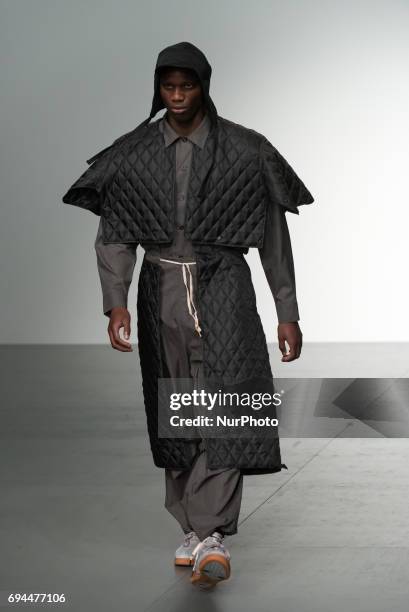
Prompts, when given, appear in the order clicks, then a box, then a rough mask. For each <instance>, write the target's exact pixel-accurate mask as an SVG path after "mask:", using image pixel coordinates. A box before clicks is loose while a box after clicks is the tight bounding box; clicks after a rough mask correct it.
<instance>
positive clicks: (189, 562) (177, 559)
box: [175, 557, 195, 567]
mask: <svg viewBox="0 0 409 612" xmlns="http://www.w3.org/2000/svg"><path fill="white" fill-rule="evenodd" d="M194 562H195V560H194V559H193V557H192V558H190V559H187V558H186V557H175V565H185V566H186V565H188V566H189V567H191V566H192V565H193V564H194Z"/></svg>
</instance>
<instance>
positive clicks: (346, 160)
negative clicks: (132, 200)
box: [0, 0, 409, 343]
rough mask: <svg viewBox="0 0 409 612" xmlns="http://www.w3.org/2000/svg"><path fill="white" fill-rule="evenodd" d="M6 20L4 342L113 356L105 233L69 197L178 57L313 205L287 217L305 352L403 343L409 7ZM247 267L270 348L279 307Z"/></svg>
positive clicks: (16, 10) (142, 112) (161, 11)
mask: <svg viewBox="0 0 409 612" xmlns="http://www.w3.org/2000/svg"><path fill="white" fill-rule="evenodd" d="M0 6H1V15H0V17H1V18H0V23H1V26H0V27H1V29H0V51H1V57H2V60H3V61H2V67H1V77H2V79H1V83H2V87H1V97H2V99H1V128H2V132H1V197H2V206H1V242H0V244H1V261H2V271H3V274H2V279H1V296H2V317H1V340H0V341H1V342H6V343H26V342H27V343H61V342H68V343H77V342H106V341H107V336H106V326H107V322H108V320H107V318H106V317H104V315H103V314H102V297H101V291H100V286H99V278H98V275H97V268H96V260H95V253H94V247H93V243H94V239H95V234H96V230H97V223H98V218H97V217H96V216H95V215H92V214H91V213H88V212H86V211H83V210H80V209H76V208H74V207H71V206H67V205H64V204H62V202H61V196H62V195H63V193H64V192H65V191H66V189H67V188H68V186H69V185H70V184H71V183H72V182H73V181H74V180H75V179H76V178H77V177H78V176H79V174H80V173H82V172H83V171H84V170H85V168H86V163H85V160H86V159H87V158H88V157H90V156H91V155H92V154H94V153H95V152H96V151H98V150H100V149H101V148H103V147H104V146H106V145H108V144H110V143H111V142H112V141H113V140H114V139H115V138H117V137H118V136H119V135H120V134H122V133H124V132H127V131H129V130H130V129H132V128H133V127H134V126H135V125H137V123H139V122H140V121H142V119H144V118H145V117H147V115H148V112H149V109H150V104H151V99H152V94H153V68H154V63H155V60H156V57H157V54H158V52H159V51H160V50H161V49H162V48H163V47H164V46H166V45H169V44H173V43H175V42H179V41H181V40H189V41H191V42H193V43H194V44H196V45H198V46H199V47H200V48H202V49H203V51H204V52H205V53H206V55H207V57H208V59H209V61H210V63H211V65H212V66H213V79H212V84H211V93H212V97H213V99H214V101H215V103H216V106H217V108H218V111H219V113H220V114H221V115H222V116H224V117H227V118H229V119H231V120H233V121H236V122H238V123H241V124H243V125H245V126H247V127H251V128H253V129H256V130H257V131H260V132H262V133H263V134H265V135H266V136H267V137H268V138H269V139H270V140H271V141H272V143H273V144H274V145H275V146H276V147H277V148H278V149H279V150H280V151H281V152H282V154H283V155H284V156H285V157H286V158H287V159H288V161H289V162H290V163H291V164H292V165H293V167H294V168H295V170H296V171H297V172H298V173H299V175H300V176H301V178H302V179H303V180H304V182H305V183H306V185H307V186H308V188H309V189H310V190H311V192H312V193H313V195H314V196H315V198H316V203H315V204H313V205H312V206H310V207H307V206H305V207H302V208H301V209H300V212H301V214H300V216H299V217H295V216H291V215H287V218H288V221H289V225H290V230H291V234H292V241H293V248H294V257H295V263H296V274H297V289H298V299H299V306H300V312H301V326H302V329H303V332H304V337H305V339H306V340H308V341H356V342H357V341H399V340H409V322H408V319H407V317H406V316H405V315H406V312H407V310H408V286H407V281H406V275H407V270H406V263H407V260H408V248H407V243H408V238H407V228H408V221H409V212H408V208H409V203H408V192H407V172H408V136H409V129H408V112H409V111H408V109H409V105H408V102H409V100H408V98H409V96H408V92H409V85H408V74H409V66H408V63H409V38H408V36H407V33H408V26H409V4H408V2H403V1H402V2H400V1H397V0H394V1H390V0H389V1H381V2H379V1H378V2H376V1H358V2H357V1H356V0H354V1H346V2H345V1H344V2H342V3H340V2H335V1H334V2H327V1H321V2H320V1H298V2H276V1H271V0H258V1H257V2H251V1H237V0H234V1H233V0H224V1H220V0H218V1H216V0H210V1H209V0H208V1H206V2H203V1H199V0H193V1H192V0H176V1H175V0H173V1H172V2H167V1H164V0H157V1H154V2H152V1H149V2H147V1H146V2H135V1H126V0H120V1H118V0H117V1H115V2H114V1H113V0H110V1H108V0H103V1H101V0H99V1H97V0H93V1H90V0H88V1H84V0H75V1H70V2H66V1H62V0H59V1H56V0H50V1H46V0H36V1H21V0H18V1H16V0H13V1H11V0H10V1H4V0H3V1H2V2H1V5H0ZM158 116H159V115H158ZM138 256H139V263H140V260H141V256H142V251H141V250H140V249H139V250H138ZM248 259H249V261H250V265H251V268H252V273H253V278H254V284H255V286H256V291H257V296H258V307H259V310H260V313H261V316H262V319H263V324H264V326H265V330H266V334H267V337H268V340H269V341H272V340H275V335H276V331H275V330H276V315H275V309H274V302H273V299H272V297H271V295H270V293H269V291H268V286H267V283H266V281H265V279H264V276H263V272H262V268H261V263H260V261H259V258H258V253H257V251H254V252H251V254H250V255H249V256H248ZM138 273H139V265H138V267H137V268H136V270H135V282H134V284H133V286H132V288H131V292H130V309H131V312H132V314H134V315H135V314H136V313H135V302H136V279H137V275H138ZM131 340H133V341H135V340H136V319H135V318H133V334H132V336H131Z"/></svg>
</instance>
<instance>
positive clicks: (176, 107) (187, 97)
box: [160, 68, 203, 123]
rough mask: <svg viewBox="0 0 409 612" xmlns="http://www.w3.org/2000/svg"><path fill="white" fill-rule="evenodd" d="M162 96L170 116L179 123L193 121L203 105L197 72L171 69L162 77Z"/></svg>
mask: <svg viewBox="0 0 409 612" xmlns="http://www.w3.org/2000/svg"><path fill="white" fill-rule="evenodd" d="M160 95H161V97H162V100H163V103H164V105H165V107H166V109H167V111H168V114H169V115H170V116H171V117H173V119H174V120H175V121H177V122H178V123H185V122H188V121H191V120H192V118H193V117H194V116H195V115H196V113H197V112H198V111H199V109H200V108H201V107H202V104H203V96H202V88H201V86H200V82H199V80H198V78H197V76H196V74H195V72H193V71H190V70H182V69H176V68H175V69H173V68H169V69H167V70H166V71H164V72H163V73H162V74H161V76H160Z"/></svg>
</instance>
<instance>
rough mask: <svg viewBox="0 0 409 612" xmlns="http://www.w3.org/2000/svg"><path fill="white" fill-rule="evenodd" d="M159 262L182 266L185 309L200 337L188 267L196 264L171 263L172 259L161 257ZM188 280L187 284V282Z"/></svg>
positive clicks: (190, 274)
mask: <svg viewBox="0 0 409 612" xmlns="http://www.w3.org/2000/svg"><path fill="white" fill-rule="evenodd" d="M159 259H160V261H167V262H169V263H174V264H178V265H179V266H183V267H182V272H183V282H184V283H185V287H186V301H187V308H188V310H189V314H190V316H191V317H192V318H193V320H194V322H195V330H196V331H197V333H198V334H199V336H200V337H201V336H202V329H201V327H200V325H199V318H198V316H197V310H196V306H195V303H194V301H193V280H192V272H191V270H190V267H189V266H190V265H195V264H196V262H195V261H187V262H183V261H173V260H172V259H163V258H162V257H160V258H159ZM186 270H187V271H188V272H189V278H187V275H186ZM188 280H189V282H188Z"/></svg>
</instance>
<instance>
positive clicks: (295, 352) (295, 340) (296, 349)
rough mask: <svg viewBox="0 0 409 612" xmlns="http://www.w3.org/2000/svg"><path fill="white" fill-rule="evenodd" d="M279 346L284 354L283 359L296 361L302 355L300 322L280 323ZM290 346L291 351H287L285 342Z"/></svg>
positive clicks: (278, 330) (278, 329)
mask: <svg viewBox="0 0 409 612" xmlns="http://www.w3.org/2000/svg"><path fill="white" fill-rule="evenodd" d="M277 334H278V347H279V349H280V351H281V352H282V354H283V357H282V358H281V361H294V359H298V357H299V356H300V355H301V347H302V333H301V329H300V326H299V325H298V322H297V321H295V322H294V323H279V325H278V328H277ZM286 341H287V344H288V345H289V347H290V350H289V352H288V353H287V352H286V350H287V349H286V345H285V342H286Z"/></svg>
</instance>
